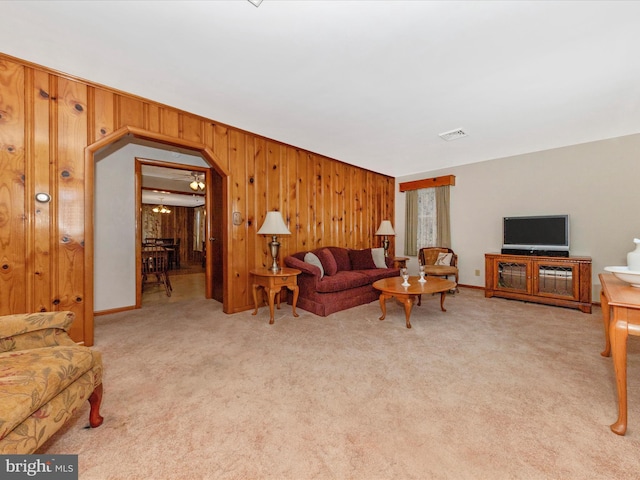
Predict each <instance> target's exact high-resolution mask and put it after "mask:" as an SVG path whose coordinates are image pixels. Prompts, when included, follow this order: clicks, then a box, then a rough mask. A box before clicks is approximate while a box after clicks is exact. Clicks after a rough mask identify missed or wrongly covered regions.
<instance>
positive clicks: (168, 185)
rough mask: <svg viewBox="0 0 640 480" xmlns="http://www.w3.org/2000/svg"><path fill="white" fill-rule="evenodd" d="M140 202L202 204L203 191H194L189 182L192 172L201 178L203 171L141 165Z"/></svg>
mask: <svg viewBox="0 0 640 480" xmlns="http://www.w3.org/2000/svg"><path fill="white" fill-rule="evenodd" d="M140 173H141V176H142V187H143V188H142V203H151V204H162V205H173V206H182V207H199V206H201V205H204V202H205V193H204V191H202V190H198V191H197V192H194V191H193V190H191V188H190V187H189V184H190V183H191V182H192V181H193V179H194V174H196V175H198V176H199V178H203V176H204V173H202V172H198V171H192V170H183V169H177V168H166V167H156V166H153V165H142V168H141V172H140Z"/></svg>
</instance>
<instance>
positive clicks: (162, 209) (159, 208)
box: [152, 197, 171, 213]
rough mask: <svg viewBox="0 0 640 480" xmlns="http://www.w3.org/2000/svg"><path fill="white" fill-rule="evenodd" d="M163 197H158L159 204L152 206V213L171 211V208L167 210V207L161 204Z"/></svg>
mask: <svg viewBox="0 0 640 480" xmlns="http://www.w3.org/2000/svg"><path fill="white" fill-rule="evenodd" d="M163 198H164V197H160V205H156V206H155V207H153V209H152V212H153V213H171V210H169V209H168V208H167V207H165V206H164V205H162V199H163Z"/></svg>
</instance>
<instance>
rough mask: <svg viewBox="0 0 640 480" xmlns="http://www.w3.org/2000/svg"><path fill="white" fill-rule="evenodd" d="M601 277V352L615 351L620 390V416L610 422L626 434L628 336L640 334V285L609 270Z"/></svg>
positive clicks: (621, 432)
mask: <svg viewBox="0 0 640 480" xmlns="http://www.w3.org/2000/svg"><path fill="white" fill-rule="evenodd" d="M598 277H599V278H600V284H601V285H602V290H601V292H600V302H601V306H602V320H603V321H604V341H605V346H604V351H603V352H602V353H601V355H602V356H604V357H608V356H609V355H611V354H613V369H614V370H615V372H616V387H617V390H618V419H617V420H616V421H615V423H613V424H612V425H611V431H612V432H613V433H617V434H618V435H624V434H625V433H626V432H627V338H628V336H629V335H640V288H637V287H632V286H631V285H629V284H628V283H625V282H623V281H622V280H619V279H617V278H616V277H614V276H613V275H612V274H610V273H601V274H600V275H598ZM612 314H613V315H612Z"/></svg>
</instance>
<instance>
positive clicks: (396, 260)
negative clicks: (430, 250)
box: [391, 257, 409, 268]
mask: <svg viewBox="0 0 640 480" xmlns="http://www.w3.org/2000/svg"><path fill="white" fill-rule="evenodd" d="M407 260H409V257H392V258H391V261H392V262H393V268H407Z"/></svg>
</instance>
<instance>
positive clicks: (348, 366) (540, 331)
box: [40, 289, 640, 480]
mask: <svg viewBox="0 0 640 480" xmlns="http://www.w3.org/2000/svg"><path fill="white" fill-rule="evenodd" d="M445 306H446V307H447V309H448V311H447V312H446V313H445V312H441V311H440V309H439V301H438V297H429V298H424V299H423V303H422V306H416V307H415V308H414V312H413V315H412V319H411V323H412V325H413V328H412V329H410V330H409V329H407V328H405V322H404V311H403V309H402V307H401V306H400V305H397V304H393V303H391V304H389V306H388V308H387V318H386V320H384V321H382V322H381V321H379V320H378V317H379V316H380V307H379V305H378V303H377V302H373V303H371V304H369V305H364V306H360V307H357V308H353V309H351V310H348V311H345V312H340V313H338V314H334V315H332V316H330V317H327V318H321V317H317V316H315V315H312V314H310V313H308V312H305V311H304V310H299V313H300V317H299V318H293V316H292V315H291V310H290V307H289V306H286V305H284V306H283V307H282V309H281V310H277V311H276V312H277V313H276V319H275V324H274V325H269V324H268V317H269V314H268V309H266V308H261V309H260V311H259V313H258V315H257V316H252V315H251V312H250V311H249V312H245V313H240V314H236V315H226V314H224V313H222V311H221V305H220V304H219V303H217V302H215V301H211V300H204V299H193V300H185V301H179V302H174V303H170V304H158V305H153V306H148V307H145V308H143V309H141V310H137V311H132V312H123V313H118V314H112V315H106V316H102V317H97V318H96V345H95V347H94V348H96V349H98V350H100V351H102V352H103V355H104V367H105V375H104V385H105V393H104V402H103V408H102V413H103V415H104V417H105V421H104V425H103V426H101V427H100V428H97V429H85V428H83V427H84V426H85V425H86V424H87V415H88V408H87V407H85V410H84V411H82V412H78V415H77V416H76V417H75V420H74V421H72V422H71V423H70V424H68V427H67V428H65V429H64V430H63V431H61V432H59V434H57V435H56V436H55V437H54V438H53V439H52V440H51V441H49V442H48V444H47V445H46V446H45V447H44V448H43V449H42V450H41V452H40V453H45V452H46V453H77V454H79V468H80V478H81V479H82V480H90V479H99V480H105V479H123V480H124V479H129V480H130V479H183V478H184V479H631V478H639V477H640V386H639V382H638V377H639V375H640V345H639V343H640V339H634V338H630V342H629V343H630V349H629V403H630V408H629V429H628V431H627V435H626V436H625V437H619V436H617V435H615V434H613V433H612V432H611V431H610V430H609V424H610V423H612V422H613V421H614V420H615V419H616V415H617V406H616V405H617V404H616V394H615V379H614V373H613V366H612V363H611V359H610V358H603V357H601V356H600V351H601V350H602V348H603V345H604V343H603V328H602V323H601V319H602V317H601V312H600V310H599V309H598V308H596V309H594V313H593V314H592V315H587V314H583V313H580V312H578V311H575V310H568V309H563V308H556V307H549V306H542V305H535V304H525V303H521V302H517V301H510V300H502V299H495V298H494V299H485V298H484V296H483V293H482V292H481V291H478V290H471V289H461V291H460V293H459V294H457V295H455V296H449V297H448V298H447V300H446V302H445Z"/></svg>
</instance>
